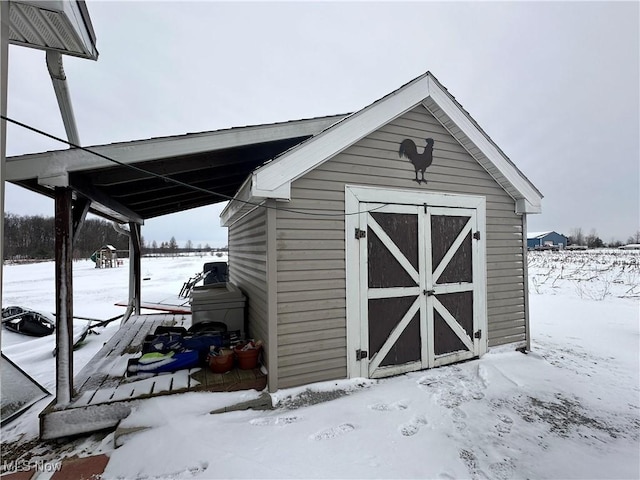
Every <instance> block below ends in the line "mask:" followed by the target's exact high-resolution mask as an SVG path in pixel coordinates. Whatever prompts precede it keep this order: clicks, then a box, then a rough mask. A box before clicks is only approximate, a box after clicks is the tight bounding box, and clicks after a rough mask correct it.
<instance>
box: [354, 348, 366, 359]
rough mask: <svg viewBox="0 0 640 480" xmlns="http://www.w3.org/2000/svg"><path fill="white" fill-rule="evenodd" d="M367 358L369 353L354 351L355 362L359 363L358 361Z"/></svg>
mask: <svg viewBox="0 0 640 480" xmlns="http://www.w3.org/2000/svg"><path fill="white" fill-rule="evenodd" d="M368 357H369V352H367V351H366V350H360V349H358V350H356V360H357V361H360V360H364V359H365V358H368Z"/></svg>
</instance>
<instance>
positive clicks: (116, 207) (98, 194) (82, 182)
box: [69, 174, 144, 225]
mask: <svg viewBox="0 0 640 480" xmlns="http://www.w3.org/2000/svg"><path fill="white" fill-rule="evenodd" d="M69 183H70V186H71V188H73V189H74V190H75V191H76V192H78V193H80V194H82V195H83V196H84V197H86V198H88V199H89V200H91V201H93V202H95V203H97V204H100V205H102V206H103V207H105V208H107V209H108V210H110V211H111V212H113V213H114V214H118V215H119V216H120V217H121V218H122V220H123V221H124V222H134V223H138V224H140V225H142V224H143V223H144V220H143V218H142V217H141V216H140V215H138V214H137V213H136V212H134V211H133V210H131V209H130V208H128V207H126V206H125V205H123V204H121V203H120V202H118V201H117V200H115V199H114V198H112V197H110V196H109V195H107V194H106V193H104V192H103V191H102V190H100V189H98V188H96V187H95V185H93V184H92V183H91V182H89V181H87V180H86V179H85V178H84V177H83V176H82V175H79V174H75V175H69ZM92 208H94V209H96V210H100V208H98V206H97V205H92Z"/></svg>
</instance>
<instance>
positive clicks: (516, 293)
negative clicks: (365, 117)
mask: <svg viewBox="0 0 640 480" xmlns="http://www.w3.org/2000/svg"><path fill="white" fill-rule="evenodd" d="M427 137H431V138H433V139H434V140H435V146H434V161H433V164H432V165H431V167H429V168H428V169H427V173H426V175H425V178H427V180H428V184H427V185H426V186H425V185H418V184H417V183H415V182H413V181H412V179H413V178H414V177H415V171H414V168H413V165H412V164H411V163H410V162H409V161H408V160H407V159H404V158H403V159H401V158H399V156H398V147H399V144H400V143H401V142H402V140H404V139H405V138H411V139H413V140H414V141H415V142H416V144H417V145H418V147H419V151H421V147H423V146H424V144H425V142H424V139H425V138H427ZM345 184H351V185H371V186H379V187H395V188H403V189H418V190H421V191H432V192H449V193H459V194H469V195H482V196H485V197H486V205H487V219H486V220H487V232H486V233H487V296H488V299H487V308H488V329H489V332H488V335H489V340H488V342H489V346H490V347H491V346H496V345H500V344H505V343H511V342H516V341H524V340H525V314H524V311H525V310H524V282H523V271H524V269H523V263H522V262H523V252H522V218H521V217H520V216H519V215H516V214H515V213H514V210H515V202H514V200H513V199H512V198H511V197H510V196H509V195H508V194H507V193H506V192H505V191H504V190H503V189H502V188H501V187H500V186H499V185H498V184H497V182H496V181H495V180H494V179H493V178H492V177H491V175H489V174H488V173H487V172H486V171H485V170H484V169H483V168H482V167H481V166H480V165H479V164H478V162H477V161H476V160H474V159H473V157H471V156H470V155H469V153H468V152H467V151H466V150H465V149H464V148H463V147H462V146H461V145H460V143H458V141H456V140H455V139H454V138H453V137H452V136H451V135H450V134H449V133H448V132H447V131H446V129H445V128H443V126H442V125H441V124H440V123H439V122H438V121H437V120H436V119H435V118H434V117H433V116H432V115H431V114H430V113H429V112H428V111H427V110H426V109H425V108H424V107H422V106H420V107H417V108H415V109H414V110H412V111H410V112H408V113H406V114H405V115H403V116H402V117H400V118H398V119H396V120H394V121H392V122H390V123H389V124H387V125H385V126H384V127H382V128H380V129H379V130H378V131H376V132H374V133H372V134H370V135H369V136H367V137H365V138H363V139H362V140H360V141H359V142H357V143H356V144H354V145H353V146H351V147H349V148H348V149H346V150H345V151H343V152H342V153H340V154H338V155H336V156H335V157H334V158H332V159H330V160H329V161H327V162H325V163H324V164H322V165H321V166H319V167H317V168H315V169H314V170H313V171H311V172H309V173H307V174H306V175H304V176H303V177H301V178H300V179H298V180H296V181H295V182H293V184H292V188H291V202H290V203H287V204H286V205H282V206H283V207H284V208H286V209H287V210H298V209H304V210H307V211H309V212H312V213H325V214H330V215H327V216H309V215H300V214H297V213H293V212H290V211H284V210H279V211H278V214H277V251H278V288H277V291H278V342H279V363H278V364H279V370H278V372H279V387H280V388H284V387H290V386H296V385H302V384H305V383H309V382H314V381H322V380H332V379H338V378H345V377H346V376H347V358H346V298H345V296H346V282H345V243H344V235H345V233H344V216H343V214H344V190H345ZM390 201H392V199H390Z"/></svg>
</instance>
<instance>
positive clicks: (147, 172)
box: [0, 115, 388, 217]
mask: <svg viewBox="0 0 640 480" xmlns="http://www.w3.org/2000/svg"><path fill="white" fill-rule="evenodd" d="M0 118H2V119H3V120H6V121H7V122H10V123H13V124H15V125H18V126H20V127H22V128H24V129H26V130H30V131H32V132H34V133H37V134H39V135H42V136H45V137H47V138H50V139H52V140H55V141H57V142H60V143H64V144H66V145H69V146H70V147H72V148H77V149H79V150H82V151H84V152H87V153H89V154H91V155H95V156H97V157H100V158H102V159H104V160H107V161H109V162H112V163H115V164H116V165H120V166H121V167H125V168H129V169H131V170H134V171H137V172H139V173H143V174H145V175H150V176H152V177H155V178H158V179H160V180H163V181H164V182H169V183H174V184H176V185H179V186H181V187H184V188H188V189H191V190H193V191H196V192H200V193H206V194H208V195H214V196H217V197H220V198H224V199H226V200H229V201H234V200H235V201H236V202H240V203H243V204H245V205H248V206H251V207H254V208H265V209H273V210H276V211H278V210H279V211H281V212H288V213H294V214H297V215H308V216H313V217H343V216H345V215H359V214H360V213H366V212H354V213H346V212H344V213H316V212H308V211H302V210H295V209H291V208H285V207H277V206H276V207H271V206H269V205H265V204H264V203H253V202H250V201H247V200H241V199H239V198H234V197H230V196H229V195H226V194H223V193H219V192H214V191H212V190H208V189H206V188H201V187H198V186H197V185H191V184H189V183H186V182H183V181H181V180H178V179H175V178H172V177H170V176H168V175H163V174H161V173H155V172H152V171H150V170H146V169H144V168H140V167H137V166H135V165H132V164H129V163H125V162H121V161H119V160H116V159H115V158H111V157H108V156H107V155H104V154H102V153H99V152H95V151H93V150H90V149H88V148H86V147H82V146H80V145H76V144H75V143H73V142H70V141H69V140H65V139H63V138H60V137H57V136H55V135H53V134H51V133H48V132H45V131H43V130H40V129H38V128H36V127H33V126H31V125H27V124H26V123H22V122H20V121H18V120H14V119H12V118H9V117H6V116H4V115H0ZM386 205H388V204H387V203H385V204H382V205H381V206H379V207H376V208H374V209H371V210H367V212H373V211H375V210H379V209H380V208H383V207H384V206H386Z"/></svg>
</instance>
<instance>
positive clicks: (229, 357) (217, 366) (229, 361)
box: [207, 350, 233, 373]
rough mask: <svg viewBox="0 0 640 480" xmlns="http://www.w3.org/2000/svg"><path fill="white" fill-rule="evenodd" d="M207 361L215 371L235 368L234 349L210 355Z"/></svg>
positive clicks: (219, 371)
mask: <svg viewBox="0 0 640 480" xmlns="http://www.w3.org/2000/svg"><path fill="white" fill-rule="evenodd" d="M207 361H208V362H209V368H210V369H211V371H212V372H213V373H226V372H228V371H229V370H231V369H232V368H233V351H232V350H222V352H221V354H220V355H209V356H208V357H207Z"/></svg>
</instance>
